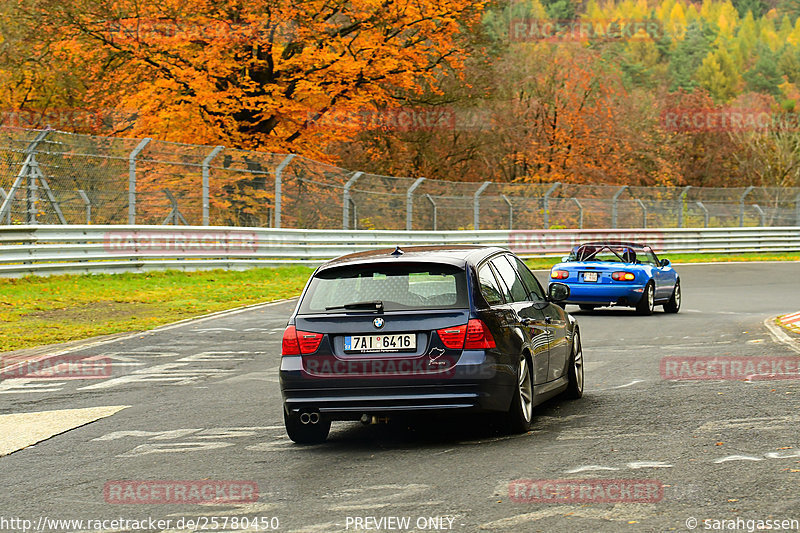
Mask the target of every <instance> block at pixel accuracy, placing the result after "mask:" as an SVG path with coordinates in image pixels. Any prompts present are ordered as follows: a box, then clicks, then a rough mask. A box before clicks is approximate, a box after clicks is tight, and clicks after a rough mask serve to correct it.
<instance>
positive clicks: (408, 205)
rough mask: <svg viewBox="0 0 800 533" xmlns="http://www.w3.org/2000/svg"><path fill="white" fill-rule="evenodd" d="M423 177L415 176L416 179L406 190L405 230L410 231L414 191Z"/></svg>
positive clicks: (420, 183)
mask: <svg viewBox="0 0 800 533" xmlns="http://www.w3.org/2000/svg"><path fill="white" fill-rule="evenodd" d="M423 181H425V178H417V181H415V182H414V183H412V184H411V187H409V188H408V190H407V191H406V231H411V228H412V222H413V220H412V219H413V218H414V191H415V190H417V187H419V186H420V185H422V182H423Z"/></svg>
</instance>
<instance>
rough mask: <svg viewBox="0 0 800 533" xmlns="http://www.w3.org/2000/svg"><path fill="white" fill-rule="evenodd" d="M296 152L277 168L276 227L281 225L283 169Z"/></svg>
mask: <svg viewBox="0 0 800 533" xmlns="http://www.w3.org/2000/svg"><path fill="white" fill-rule="evenodd" d="M294 156H295V154H289V155H287V156H286V159H284V160H283V161H281V164H280V165H278V168H276V169H275V225H274V226H273V227H274V228H280V227H281V187H282V185H283V182H282V179H283V169H285V168H286V167H287V165H288V164H289V163H291V162H292V159H294Z"/></svg>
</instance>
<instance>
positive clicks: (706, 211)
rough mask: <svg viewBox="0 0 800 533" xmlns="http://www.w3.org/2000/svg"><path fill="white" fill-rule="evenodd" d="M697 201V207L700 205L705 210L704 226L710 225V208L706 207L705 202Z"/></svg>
mask: <svg viewBox="0 0 800 533" xmlns="http://www.w3.org/2000/svg"><path fill="white" fill-rule="evenodd" d="M695 203H696V204H697V207H699V208H700V209H702V210H703V227H704V228H707V227H708V219H709V217H708V209H707V208H706V206H705V205H703V202H695Z"/></svg>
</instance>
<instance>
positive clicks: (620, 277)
mask: <svg viewBox="0 0 800 533" xmlns="http://www.w3.org/2000/svg"><path fill="white" fill-rule="evenodd" d="M611 279H613V280H614V281H633V280H635V279H636V275H635V274H634V273H633V272H614V273H613V274H611Z"/></svg>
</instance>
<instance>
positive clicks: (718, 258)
mask: <svg viewBox="0 0 800 533" xmlns="http://www.w3.org/2000/svg"><path fill="white" fill-rule="evenodd" d="M658 258H659V259H669V260H670V262H672V263H675V264H676V265H677V264H686V263H730V262H736V261H800V253H794V252H786V253H744V254H668V253H663V254H659V255H658ZM559 262H561V259H560V258H558V257H543V258H538V259H527V260H526V261H525V263H527V265H528V266H529V267H530V268H532V269H535V270H550V268H551V267H552V266H553V265H555V264H556V263H559Z"/></svg>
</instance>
